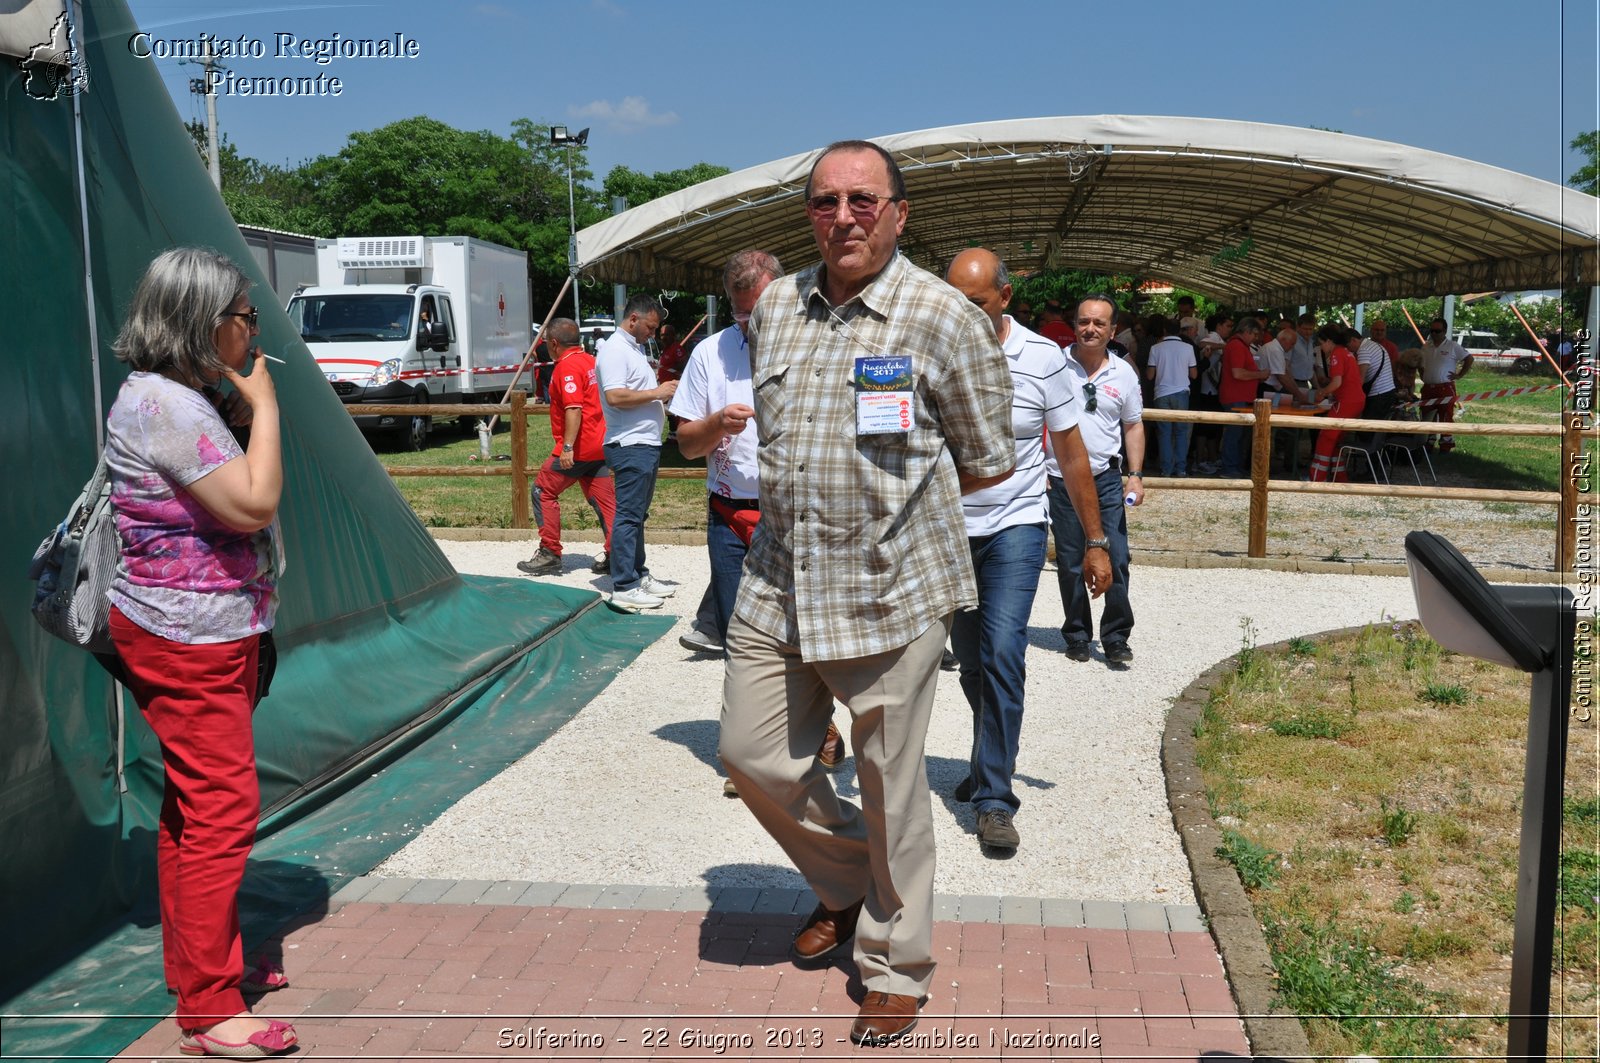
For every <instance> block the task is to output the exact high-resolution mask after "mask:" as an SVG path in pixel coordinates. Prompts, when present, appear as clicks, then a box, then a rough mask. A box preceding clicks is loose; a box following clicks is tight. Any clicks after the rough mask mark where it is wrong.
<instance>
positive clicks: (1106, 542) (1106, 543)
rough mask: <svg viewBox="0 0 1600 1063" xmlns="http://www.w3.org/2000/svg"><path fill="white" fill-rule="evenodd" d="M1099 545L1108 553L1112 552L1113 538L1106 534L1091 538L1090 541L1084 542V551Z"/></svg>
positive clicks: (1086, 551)
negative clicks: (1107, 536) (1106, 536)
mask: <svg viewBox="0 0 1600 1063" xmlns="http://www.w3.org/2000/svg"><path fill="white" fill-rule="evenodd" d="M1097 546H1098V547H1099V548H1100V549H1102V550H1104V551H1105V552H1106V553H1108V554H1109V553H1110V552H1111V540H1110V539H1107V538H1105V537H1104V536H1101V537H1100V538H1098V539H1090V540H1089V541H1088V542H1086V543H1084V544H1083V552H1084V553H1088V552H1089V551H1090V550H1093V549H1094V548H1095V547H1097Z"/></svg>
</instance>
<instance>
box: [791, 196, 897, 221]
mask: <svg viewBox="0 0 1600 1063" xmlns="http://www.w3.org/2000/svg"><path fill="white" fill-rule="evenodd" d="M899 198H900V197H899V196H879V195H874V194H873V193H871V192H851V193H850V194H849V195H848V196H845V197H844V204H845V206H847V207H849V208H850V216H851V217H852V218H876V217H877V216H878V209H879V208H878V204H879V203H893V202H895V201H896V200H897V199H899ZM806 213H808V214H810V215H811V216H812V217H813V218H832V217H835V216H837V215H838V213H839V197H838V196H834V195H827V196H812V197H811V198H810V199H808V200H806Z"/></svg>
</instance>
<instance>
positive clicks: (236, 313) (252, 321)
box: [222, 306, 261, 328]
mask: <svg viewBox="0 0 1600 1063" xmlns="http://www.w3.org/2000/svg"><path fill="white" fill-rule="evenodd" d="M222 316H223V317H242V318H244V320H245V323H246V324H248V325H249V326H250V327H251V328H255V327H256V326H257V325H259V324H260V323H261V311H260V310H258V309H256V308H255V307H253V306H252V307H251V308H250V309H248V310H224V311H223V312H222Z"/></svg>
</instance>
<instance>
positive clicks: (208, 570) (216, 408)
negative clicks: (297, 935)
mask: <svg viewBox="0 0 1600 1063" xmlns="http://www.w3.org/2000/svg"><path fill="white" fill-rule="evenodd" d="M249 290H250V281H249V279H248V278H247V277H246V276H245V275H244V273H243V272H242V271H241V270H240V269H239V268H238V267H237V266H235V265H234V264H233V263H232V262H230V261H229V260H228V259H226V258H223V257H222V256H221V255H217V254H215V253H213V252H210V251H205V250H201V249H198V248H176V249H174V250H171V251H167V252H165V253H163V254H161V255H160V256H158V257H157V258H156V259H155V261H153V262H152V263H151V264H150V266H149V268H148V269H147V270H146V272H145V275H144V279H143V280H142V281H141V282H140V284H139V288H138V290H137V291H136V292H135V294H134V297H133V303H132V305H131V306H130V307H129V309H128V318H127V321H126V322H125V323H124V325H123V328H122V332H121V334H120V335H119V336H118V337H117V341H116V344H115V347H114V349H115V351H116V353H117V356H118V357H119V358H121V359H122V360H123V361H125V362H127V363H128V364H129V365H130V366H131V367H132V368H133V372H132V374H131V375H130V376H129V377H128V379H127V380H126V381H125V382H124V383H123V385H122V390H121V391H120V392H119V393H118V395H117V399H116V402H115V403H113V404H112V407H111V413H110V415H109V417H108V419H107V424H106V464H107V467H108V468H109V470H110V473H111V484H112V487H111V498H112V505H113V507H114V509H115V511H116V522H117V533H118V538H119V540H120V544H121V548H122V552H121V563H120V564H119V565H118V567H117V574H116V577H115V579H114V580H113V582H112V586H111V591H110V598H111V605H112V610H111V635H112V639H113V641H114V642H115V644H116V648H117V655H118V656H119V657H120V658H121V660H122V664H123V668H124V670H125V672H126V674H127V677H128V686H129V688H130V689H131V690H132V691H133V695H134V697H135V699H136V700H137V701H138V702H139V707H140V709H141V710H142V711H143V713H144V716H145V719H146V720H147V721H148V722H149V724H150V728H151V730H152V731H154V732H155V735H156V737H157V738H158V739H159V740H160V742H161V759H162V766H163V768H164V769H165V774H166V788H165V794H164V797H163V800H162V805H161V825H160V831H159V834H158V842H157V850H158V864H157V868H158V880H159V887H160V894H161V937H162V958H163V963H164V966H165V971H166V976H167V984H168V986H169V987H171V988H172V989H174V990H175V991H176V992H177V995H178V1009H177V1022H178V1026H179V1027H180V1028H181V1029H182V1031H183V1039H182V1041H181V1043H180V1048H181V1049H182V1051H184V1052H186V1053H188V1054H191V1055H217V1056H230V1057H240V1058H251V1057H260V1056H269V1055H273V1054H275V1053H278V1052H282V1051H285V1050H287V1049H288V1048H290V1047H292V1046H293V1045H294V1043H295V1033H294V1028H293V1027H292V1026H290V1025H288V1024H287V1023H283V1022H269V1021H267V1020H264V1019H259V1018H256V1017H255V1016H253V1015H251V1014H250V1012H249V1009H248V1008H246V1006H245V1003H244V997H243V994H242V988H241V986H242V983H243V982H244V981H245V971H244V957H243V948H242V941H241V939H240V935H239V905H238V896H239V884H240V881H241V880H242V878H243V876H244V867H245V859H246V857H247V856H248V855H249V852H250V848H251V846H252V845H253V844H254V842H255V829H256V821H257V819H258V817H259V814H260V793H259V788H258V784H257V780H256V763H255V743H254V738H253V735H252V733H251V723H250V718H251V713H252V711H253V710H254V707H255V701H256V685H257V667H258V655H259V653H260V640H261V636H262V634H263V633H264V632H267V631H270V630H271V627H272V620H273V613H274V610H275V608H276V605H277V579H278V574H279V572H280V571H281V570H282V567H283V564H282V552H281V549H280V547H279V536H278V530H277V510H278V500H279V496H280V495H281V494H282V490H283V460H282V455H281V451H280V448H279V436H278V399H277V393H276V391H275V390H274V389H273V383H272V377H271V376H270V375H269V374H268V373H267V367H266V362H265V358H264V356H263V355H262V354H261V352H260V350H259V349H253V347H252V340H253V338H254V336H255V334H256V310H255V307H253V306H251V305H250V301H249ZM247 369H248V370H249V372H248V374H247V373H246V370H247ZM223 379H226V380H227V381H228V382H229V383H230V384H232V386H233V388H234V393H233V394H232V395H230V396H228V398H227V399H226V400H223V399H221V398H220V392H218V391H217V390H216V388H217V385H218V384H219V383H220V382H221V381H222V380H223ZM229 422H232V423H233V424H234V425H235V426H243V425H248V426H249V429H250V431H249V440H248V443H247V444H246V445H245V446H244V447H242V448H241V446H240V445H239V443H238V442H237V441H236V440H235V438H234V435H233V433H232V431H230V428H229ZM251 981H252V982H254V983H259V986H258V987H260V988H277V987H279V986H281V985H283V984H287V982H286V979H285V978H284V976H283V974H282V971H281V969H277V968H270V969H266V970H262V969H257V970H256V971H254V972H253V973H252V976H251Z"/></svg>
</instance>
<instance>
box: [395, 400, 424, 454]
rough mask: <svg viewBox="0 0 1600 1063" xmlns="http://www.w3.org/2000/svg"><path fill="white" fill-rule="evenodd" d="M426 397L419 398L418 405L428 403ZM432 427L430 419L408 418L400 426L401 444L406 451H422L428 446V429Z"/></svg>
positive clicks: (420, 417) (421, 417)
mask: <svg viewBox="0 0 1600 1063" xmlns="http://www.w3.org/2000/svg"><path fill="white" fill-rule="evenodd" d="M427 401H428V398H427V396H426V395H421V396H418V398H417V403H418V404H421V403H424V402H427ZM430 427H431V424H430V419H429V418H427V417H423V416H421V415H417V416H414V417H407V418H406V419H405V421H404V422H402V424H401V425H400V431H399V443H400V446H401V447H402V448H403V449H405V450H422V449H424V448H425V447H427V445H428V429H429V428H430Z"/></svg>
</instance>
